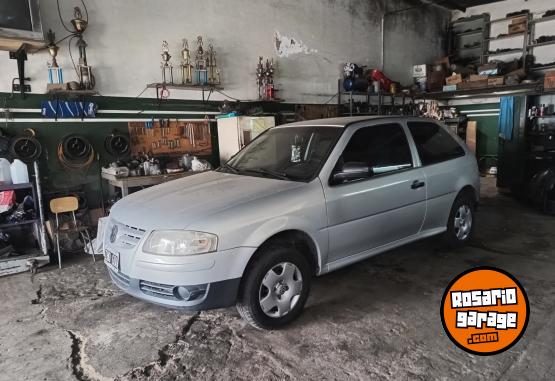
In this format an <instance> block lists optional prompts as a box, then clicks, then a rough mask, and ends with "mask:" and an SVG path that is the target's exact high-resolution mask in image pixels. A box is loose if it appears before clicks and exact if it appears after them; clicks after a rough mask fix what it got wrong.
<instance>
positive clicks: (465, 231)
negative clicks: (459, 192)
mask: <svg viewBox="0 0 555 381" xmlns="http://www.w3.org/2000/svg"><path fill="white" fill-rule="evenodd" d="M454 225H455V236H456V237H457V239H458V240H459V241H464V240H465V239H467V238H468V236H469V235H470V230H471V229H472V209H470V207H469V206H468V205H461V206H459V209H457V213H455V221H454Z"/></svg>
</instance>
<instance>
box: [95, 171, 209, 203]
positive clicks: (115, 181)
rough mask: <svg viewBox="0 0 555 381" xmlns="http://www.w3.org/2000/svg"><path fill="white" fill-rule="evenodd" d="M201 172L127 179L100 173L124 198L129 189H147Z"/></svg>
mask: <svg viewBox="0 0 555 381" xmlns="http://www.w3.org/2000/svg"><path fill="white" fill-rule="evenodd" d="M197 173H201V172H198V171H197V172H194V171H187V172H178V173H168V174H163V175H151V176H128V177H116V176H114V175H111V174H109V173H104V172H103V173H102V178H103V179H104V180H106V181H108V183H109V184H110V185H111V186H112V187H114V188H120V189H121V196H122V197H125V196H127V195H128V194H129V188H135V187H148V186H152V185H157V184H161V183H165V182H167V181H171V180H176V179H180V178H182V177H187V176H191V175H194V174H197Z"/></svg>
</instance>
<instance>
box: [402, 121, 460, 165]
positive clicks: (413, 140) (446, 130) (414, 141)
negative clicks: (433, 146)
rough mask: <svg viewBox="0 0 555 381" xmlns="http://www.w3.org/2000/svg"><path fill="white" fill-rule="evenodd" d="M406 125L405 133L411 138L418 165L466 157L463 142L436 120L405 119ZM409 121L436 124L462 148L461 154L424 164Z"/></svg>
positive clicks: (435, 163)
mask: <svg viewBox="0 0 555 381" xmlns="http://www.w3.org/2000/svg"><path fill="white" fill-rule="evenodd" d="M405 123H406V126H407V133H408V134H409V136H410V139H411V140H412V144H413V145H414V151H415V153H416V155H417V156H418V161H419V163H420V167H422V168H423V167H429V166H431V165H437V164H441V163H446V162H448V161H451V160H456V159H460V158H462V157H466V155H468V150H467V148H466V147H465V145H464V144H462V143H461V142H460V141H459V140H460V138H459V137H458V136H456V135H454V134H453V133H452V132H451V131H449V129H448V128H446V127H445V126H443V125H442V124H440V123H437V122H436V121H433V120H428V119H422V120H413V119H410V120H407V121H406V122H405ZM411 123H427V124H434V125H436V126H438V128H440V129H442V130H443V131H444V132H445V133H446V134H447V135H448V136H450V137H451V139H452V140H453V141H454V142H455V144H457V145H458V146H459V147H460V148H461V149H462V155H458V156H455V157H452V158H449V159H445V160H440V161H436V162H434V163H428V164H424V162H423V161H422V157H421V156H420V152H419V151H418V144H417V142H416V139H415V138H414V135H413V134H412V131H411V130H410V126H409V124H411Z"/></svg>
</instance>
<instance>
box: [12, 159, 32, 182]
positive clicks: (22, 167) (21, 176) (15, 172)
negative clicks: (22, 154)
mask: <svg viewBox="0 0 555 381" xmlns="http://www.w3.org/2000/svg"><path fill="white" fill-rule="evenodd" d="M10 172H11V176H12V181H13V183H14V184H23V183H28V182H29V171H28V170H27V164H25V163H24V162H22V161H21V160H19V159H15V160H14V161H13V163H12V165H11V166H10Z"/></svg>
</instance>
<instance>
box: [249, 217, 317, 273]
mask: <svg viewBox="0 0 555 381" xmlns="http://www.w3.org/2000/svg"><path fill="white" fill-rule="evenodd" d="M290 230H297V231H300V232H303V233H305V234H306V235H307V236H308V237H309V238H310V239H311V240H312V243H313V244H314V246H315V248H316V254H317V255H316V256H317V260H318V268H321V267H322V263H323V257H324V256H325V255H326V254H327V247H328V236H327V229H321V230H318V231H315V230H314V229H313V224H311V223H310V221H307V220H305V219H303V218H299V217H295V216H279V217H276V218H272V219H270V220H268V221H266V222H264V223H262V224H261V225H259V226H258V227H257V228H256V229H255V230H254V231H252V232H251V233H250V234H249V235H248V237H247V238H246V240H245V243H244V246H249V247H257V248H258V247H260V246H262V244H263V243H264V242H266V241H267V240H268V239H270V238H271V237H273V236H275V235H277V234H279V233H282V232H284V231H290Z"/></svg>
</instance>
